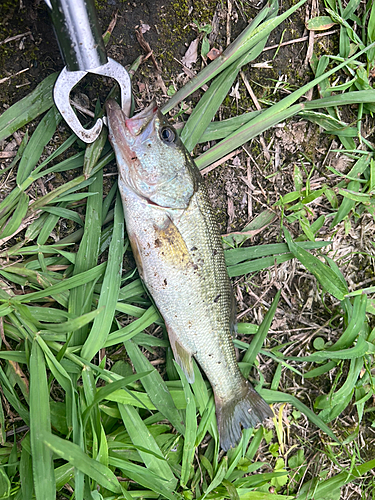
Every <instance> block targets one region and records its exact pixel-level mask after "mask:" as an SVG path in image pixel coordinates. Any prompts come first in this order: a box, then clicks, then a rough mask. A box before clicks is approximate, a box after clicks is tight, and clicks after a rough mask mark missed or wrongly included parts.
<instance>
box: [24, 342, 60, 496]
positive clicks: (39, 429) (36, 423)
mask: <svg viewBox="0 0 375 500" xmlns="http://www.w3.org/2000/svg"><path fill="white" fill-rule="evenodd" d="M46 432H48V433H49V432H51V417H50V408H49V387H48V384H47V374H46V366H45V360H44V356H43V351H42V349H41V348H40V346H39V344H38V341H37V339H35V340H34V341H33V345H32V349H31V355H30V441H31V450H32V460H33V477H34V488H35V497H36V499H37V500H53V499H54V498H56V491H55V475H54V472H53V461H52V452H51V450H50V449H49V448H47V446H46V445H45V443H44V442H43V435H44V433H46Z"/></svg>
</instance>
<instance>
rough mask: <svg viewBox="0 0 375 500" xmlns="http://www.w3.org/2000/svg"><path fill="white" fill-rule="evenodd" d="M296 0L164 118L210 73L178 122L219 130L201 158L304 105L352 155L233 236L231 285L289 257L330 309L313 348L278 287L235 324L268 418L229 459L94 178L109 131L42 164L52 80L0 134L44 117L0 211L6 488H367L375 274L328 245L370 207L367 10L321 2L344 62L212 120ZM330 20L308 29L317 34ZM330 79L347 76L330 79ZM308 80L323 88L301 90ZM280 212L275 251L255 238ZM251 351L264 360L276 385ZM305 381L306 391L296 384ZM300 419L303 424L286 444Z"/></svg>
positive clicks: (209, 400)
mask: <svg viewBox="0 0 375 500" xmlns="http://www.w3.org/2000/svg"><path fill="white" fill-rule="evenodd" d="M304 3H305V1H304V0H302V1H300V2H298V3H297V4H296V5H295V6H294V7H293V8H291V9H290V10H289V11H287V12H285V13H282V14H279V13H278V3H277V2H276V1H272V2H270V3H269V4H267V6H266V7H265V8H264V9H263V10H262V11H260V13H259V14H258V16H257V17H256V18H255V19H254V21H253V22H252V23H251V24H250V26H249V27H248V28H247V29H246V30H245V31H244V32H243V33H242V34H241V35H240V37H239V38H238V39H237V40H236V41H234V42H233V44H232V45H230V46H229V47H228V48H227V49H226V51H225V52H224V53H223V54H222V55H221V56H220V57H219V58H218V59H217V60H215V61H214V63H212V64H210V65H208V66H207V67H205V68H204V69H203V70H202V71H201V72H200V73H199V74H198V75H197V76H196V77H195V78H194V79H192V80H191V81H190V83H188V84H187V85H185V86H184V87H182V88H181V89H180V90H179V91H178V92H177V93H176V94H175V95H174V96H173V97H172V98H171V99H170V101H168V103H167V104H166V105H165V106H164V112H168V110H170V109H172V108H173V107H174V106H176V105H178V104H179V103H180V102H181V101H182V100H184V99H186V98H187V97H188V96H189V95H190V94H191V93H192V92H195V91H196V89H198V88H200V87H201V86H202V85H203V84H205V83H207V82H210V81H211V80H212V82H211V84H210V87H209V89H208V90H207V91H206V92H205V94H204V95H203V97H202V98H201V99H200V100H199V102H198V103H197V105H196V106H195V108H194V110H193V112H192V113H191V115H190V117H189V119H188V120H187V122H186V124H185V126H184V128H183V131H182V138H183V140H184V142H185V143H186V145H187V147H188V149H189V150H193V149H194V148H195V146H196V144H198V143H200V142H203V141H216V143H215V145H213V146H212V147H210V148H209V149H207V151H205V152H203V153H202V154H201V155H199V156H198V157H197V159H196V161H197V164H198V166H199V167H200V168H204V167H207V166H210V165H212V164H213V163H214V162H217V161H220V160H221V159H222V158H223V157H225V156H226V155H228V154H229V153H231V151H233V150H235V149H236V148H239V147H241V146H242V145H244V144H245V143H247V142H248V141H250V140H251V139H252V138H254V137H256V136H257V135H259V134H261V133H262V132H264V131H266V130H268V129H270V127H273V126H275V125H277V124H278V123H281V122H283V121H284V120H286V119H288V118H291V117H293V116H295V115H299V116H301V117H303V118H304V119H307V120H310V121H311V122H314V123H317V124H318V125H319V126H320V127H321V128H322V129H323V130H325V132H326V134H329V135H331V136H332V135H334V136H335V138H336V139H335V140H336V141H340V143H341V146H339V144H338V142H337V149H339V151H340V155H342V156H343V157H345V159H347V162H348V164H350V167H349V168H347V169H346V170H343V169H337V168H334V167H332V166H327V167H326V168H325V170H324V176H323V177H324V178H325V181H324V182H320V185H319V186H317V184H316V182H315V180H314V175H315V172H316V168H315V165H314V163H313V162H312V161H310V160H306V158H302V159H301V161H300V163H299V164H295V165H294V167H293V171H292V174H293V175H292V181H291V185H292V188H291V189H290V190H289V191H287V192H283V193H282V195H280V196H279V197H278V199H277V200H275V203H274V204H273V206H272V207H269V208H267V209H265V210H263V211H262V212H261V213H260V214H258V215H257V217H255V218H254V219H253V220H252V221H251V222H250V223H249V224H248V226H247V227H245V228H244V230H243V231H238V232H237V233H234V234H231V235H227V236H226V237H225V239H224V241H225V244H226V248H227V250H226V262H227V266H228V272H229V275H230V276H231V277H233V278H236V279H238V280H243V281H246V280H248V279H250V278H249V277H251V279H252V280H253V281H254V283H256V277H257V275H259V273H267V274H268V275H270V274H271V273H272V272H273V270H274V269H275V267H277V266H279V267H280V266H284V265H289V264H290V263H291V262H292V261H293V262H297V263H298V264H297V265H298V266H300V269H302V268H303V273H304V274H305V275H308V276H309V279H311V282H312V283H313V284H314V285H313V286H314V293H315V296H314V297H315V300H316V301H318V300H319V301H320V304H321V311H322V317H323V319H326V322H325V324H324V325H318V327H317V328H315V327H314V326H313V327H312V328H313V332H312V337H313V341H312V343H310V342H309V340H311V336H310V337H309V335H310V334H309V335H308V336H307V337H306V338H305V337H297V338H296V339H295V340H294V341H293V338H292V339H288V340H285V341H284V337H282V338H281V340H280V339H279V338H277V337H276V336H275V337H273V335H274V333H273V332H274V331H275V328H276V327H275V326H273V325H274V322H275V321H276V319H277V317H278V316H277V311H278V308H280V303H281V300H282V299H281V297H282V298H283V300H288V297H287V296H286V294H285V293H284V292H283V290H282V289H279V290H278V291H277V292H276V293H274V294H273V300H272V301H270V302H269V303H268V304H267V307H266V308H264V314H263V315H262V317H260V321H259V322H258V323H259V325H257V324H255V323H240V324H239V327H238V331H239V336H238V338H237V339H235V341H234V342H235V345H236V347H238V348H239V349H241V350H242V351H243V352H244V355H243V357H242V361H241V363H240V368H241V370H242V372H243V373H244V375H245V376H249V375H250V374H253V375H254V376H255V378H256V379H258V380H259V383H258V387H257V389H258V390H259V392H260V393H261V395H262V396H263V397H264V398H265V399H266V400H267V402H268V403H270V404H272V405H273V408H274V411H275V418H274V422H273V423H274V426H273V427H269V428H263V427H260V428H258V429H247V430H244V431H243V437H242V439H241V442H240V443H239V445H238V446H237V448H235V449H232V450H230V451H229V452H228V453H227V454H226V455H224V456H223V454H222V453H220V452H219V442H218V432H217V427H216V419H215V412H214V401H213V396H212V392H211V388H210V386H209V384H208V383H207V381H206V380H205V379H204V378H203V376H202V374H201V372H200V371H199V368H198V367H197V366H196V365H195V367H194V370H195V382H194V383H193V384H192V385H189V384H188V383H187V381H186V379H185V377H184V376H183V374H182V373H181V371H180V370H179V368H178V367H177V366H176V365H175V364H174V363H173V360H172V355H171V352H170V349H169V344H168V341H167V340H166V338H167V337H166V335H165V328H164V325H163V322H162V319H161V318H160V315H159V313H158V312H157V310H156V309H155V307H154V305H153V304H152V303H151V301H150V300H149V298H148V296H147V295H146V294H145V293H144V289H143V287H142V283H141V281H140V279H139V278H138V275H137V272H136V270H135V268H134V266H132V265H130V264H129V265H128V264H126V265H124V268H123V256H124V254H125V253H126V252H127V251H128V249H129V240H128V238H127V235H126V232H125V230H124V222H123V213H122V206H121V200H120V198H119V195H118V194H117V191H116V186H115V185H114V186H113V188H111V189H110V190H109V191H108V192H107V193H106V194H105V195H103V180H104V174H103V169H104V168H105V167H106V166H107V165H108V164H109V163H110V162H111V161H112V160H113V159H114V156H113V153H112V151H111V150H110V147H109V145H108V143H107V141H106V133H105V131H103V133H102V135H101V137H100V138H99V140H98V141H96V142H95V143H94V144H92V145H89V146H87V147H86V149H85V150H84V151H80V150H79V148H76V149H75V150H74V152H72V153H71V154H70V152H71V151H72V148H74V147H75V146H76V145H77V144H76V141H77V139H76V137H75V136H73V135H72V136H70V137H68V138H67V139H66V140H65V141H64V142H63V143H62V144H61V145H60V146H59V147H58V148H57V149H56V150H55V151H54V152H53V153H52V154H51V155H50V156H48V157H47V158H46V159H45V160H43V161H42V162H40V161H39V158H40V156H41V154H42V153H43V151H44V148H45V146H46V144H48V143H49V142H50V140H51V138H52V137H53V135H54V134H55V132H56V130H57V127H58V125H59V123H60V120H61V117H60V116H59V113H58V112H57V110H56V109H55V107H54V106H53V102H52V95H51V89H52V85H53V82H54V79H55V77H56V75H51V76H50V77H48V78H47V79H45V80H44V81H43V82H42V83H41V84H40V85H39V86H38V87H37V88H36V89H35V90H34V91H33V92H32V93H31V94H30V95H29V96H27V97H26V98H24V99H23V100H22V101H20V102H18V103H16V104H15V105H14V106H12V107H11V108H9V109H8V110H7V111H6V112H4V113H3V115H2V116H1V117H0V137H1V139H6V138H7V137H9V136H10V135H11V134H13V133H14V132H15V131H17V130H19V129H20V128H21V127H23V126H24V125H25V124H27V123H29V122H30V121H32V120H35V119H36V118H37V117H39V116H40V115H42V114H43V113H45V114H44V116H43V118H42V119H41V120H40V122H39V124H38V126H37V128H36V129H35V131H34V133H33V134H32V135H31V137H30V138H29V137H28V135H27V133H26V134H25V135H24V136H23V141H22V143H21V146H20V147H19V150H18V153H17V156H16V157H15V158H14V160H13V162H12V165H11V168H12V169H13V168H14V166H15V165H16V164H17V162H19V163H18V170H17V175H16V179H15V185H14V187H13V189H11V190H9V192H8V193H7V195H6V197H4V199H3V200H2V202H1V203H0V239H1V243H2V247H1V253H0V259H1V267H0V280H1V286H0V333H1V350H0V359H1V367H0V384H1V388H2V396H3V403H4V404H3V407H2V409H1V411H0V440H1V444H2V450H1V468H0V497H1V498H15V499H20V498H22V499H25V500H27V499H32V498H37V499H38V500H41V499H43V500H49V499H52V498H55V497H56V496H58V498H78V499H86V498H87V499H94V500H97V499H100V498H108V499H109V498H126V499H132V498H138V497H143V498H159V497H160V498H167V499H176V498H186V499H193V498H197V499H198V498H199V499H202V500H203V499H205V498H207V499H213V498H234V499H244V500H246V499H249V500H250V499H251V500H254V499H255V500H257V499H259V500H261V499H280V500H281V499H292V498H298V499H299V500H302V499H305V500H308V499H315V500H317V499H322V500H323V499H325V500H327V499H332V500H334V499H340V498H345V495H346V492H347V491H348V490H347V488H349V486H350V485H352V486H353V485H354V486H353V488H354V487H355V485H356V484H357V485H358V484H360V488H361V491H362V493H361V494H363V495H367V497H368V498H372V497H373V496H374V487H373V483H372V475H371V474H372V471H373V469H374V467H375V460H374V458H373V456H372V454H371V451H368V453H364V452H363V450H361V449H360V447H359V443H360V440H361V439H364V438H363V434H364V431H363V427H365V426H367V425H368V424H369V423H371V422H372V414H373V407H372V406H371V400H372V399H373V397H374V394H375V393H374V389H375V384H374V377H373V353H374V337H375V330H374V327H373V326H374V320H373V316H374V312H375V307H374V299H373V294H374V287H373V283H372V281H371V280H372V279H373V273H372V271H371V272H370V280H369V282H367V283H366V286H356V283H354V284H353V280H351V281H350V280H348V279H347V278H346V276H345V275H344V273H343V271H342V267H343V266H342V264H343V263H345V262H346V261H347V260H348V259H351V258H353V252H350V253H349V255H348V254H342V253H341V252H340V249H338V248H337V240H336V239H335V237H337V235H338V234H344V235H349V234H350V233H351V232H352V231H353V230H354V229H355V228H356V227H358V223H359V221H367V220H370V221H371V223H373V218H374V203H373V190H374V182H375V181H374V179H375V176H374V173H375V164H374V145H373V143H372V141H371V139H369V137H368V136H366V133H365V132H366V131H365V125H366V120H367V116H370V115H371V114H372V112H373V106H374V105H375V91H374V90H373V89H372V87H371V85H370V80H371V76H370V74H371V68H373V65H374V59H375V48H374V41H375V36H374V33H375V28H374V26H375V7H374V5H372V3H371V2H368V4H367V5H366V7H365V8H364V9H363V11H361V12H359V11H358V9H359V8H360V5H359V2H349V4H348V5H347V6H346V7H345V8H343V6H342V5H341V4H338V5H337V4H336V3H335V2H333V0H330V1H329V2H328V7H329V8H328V9H327V14H328V15H329V18H330V19H331V20H332V22H333V23H336V24H338V25H339V28H340V53H339V54H338V55H334V56H327V55H324V56H322V57H321V58H320V59H319V60H316V61H315V62H313V67H314V70H315V79H314V80H313V81H312V82H310V83H308V84H306V85H305V86H303V87H302V88H301V89H297V90H295V91H294V92H292V93H290V94H288V95H287V97H284V98H283V99H281V100H279V101H278V102H276V103H274V104H272V105H270V106H269V107H268V108H267V109H265V110H262V111H259V110H258V111H253V112H248V113H245V114H244V115H241V116H236V117H231V118H229V119H227V120H224V121H212V120H213V118H214V117H215V115H216V113H217V111H218V110H219V108H220V106H221V104H222V102H223V100H224V99H225V97H226V96H227V94H228V92H229V91H230V89H231V87H232V85H233V83H234V82H235V81H236V78H237V77H238V74H239V71H240V70H241V68H242V67H243V66H244V65H246V64H248V63H249V62H250V61H252V60H253V59H255V58H256V57H257V56H258V55H259V54H260V53H261V51H262V50H263V48H264V47H265V44H266V41H267V38H268V36H269V35H270V33H271V31H272V30H273V29H275V28H276V27H277V26H278V25H279V24H280V23H281V22H282V21H283V20H284V19H286V18H287V17H288V16H289V15H290V14H291V13H292V12H294V11H295V10H296V9H298V8H300V7H302V5H303V4H304ZM358 20H361V23H358V22H357V21H358ZM323 22H324V23H326V24H327V20H326V19H324V20H321V19H318V20H315V25H314V28H315V29H316V26H321V25H322V23H323ZM353 22H357V25H358V26H360V27H361V29H360V30H357V31H355V30H354V28H353V26H354V24H353ZM333 75H339V77H338V78H339V79H337V78H336V76H335V78H336V79H335V80H334V81H331V80H330V78H331V77H333ZM317 86H318V89H319V90H318V92H319V95H318V96H317V98H316V99H313V100H310V101H301V98H302V97H303V96H304V95H305V94H306V92H308V91H309V90H310V89H315V88H317ZM348 106H351V110H350V112H349V117H350V116H351V115H350V113H351V114H353V113H356V115H355V119H352V121H351V122H350V123H348V122H346V121H345V120H344V119H343V117H342V111H341V110H346V109H347V108H348ZM77 151H78V152H77ZM67 153H69V154H67ZM72 169H75V172H77V175H75V176H74V177H73V178H72V179H71V180H70V181H69V182H66V183H65V184H61V185H59V186H57V187H56V188H54V189H51V190H49V191H48V192H46V193H44V194H43V193H39V192H37V191H36V194H35V192H34V191H33V188H34V186H35V185H36V184H35V183H36V182H37V181H38V180H39V179H43V178H46V176H48V175H49V174H51V173H53V174H57V173H64V172H68V171H71V170H72ZM320 173H321V172H320ZM272 175H273V174H272ZM30 188H32V189H30ZM322 200H323V201H322ZM318 203H319V204H320V205H318ZM317 206H322V207H323V208H322V210H321V212H322V213H320V214H319V210H318V209H317ZM83 208H84V218H82V209H83ZM275 217H277V220H278V221H279V226H278V231H279V232H278V236H279V239H280V240H281V237H282V238H283V239H284V242H281V241H277V238H276V239H275V241H274V242H272V243H267V244H261V245H253V246H247V240H248V239H249V238H250V237H253V236H255V235H256V234H260V233H261V232H262V231H263V232H264V229H265V228H267V227H270V225H271V224H272V223H273V222H274V220H275ZM62 220H69V221H72V224H73V225H74V228H75V231H73V232H72V233H70V234H69V235H67V236H66V237H64V238H62V239H60V240H58V241H55V242H53V241H52V240H51V238H50V235H51V233H52V232H53V231H54V229H55V227H56V225H57V224H59V223H60V222H61V221H62ZM323 231H325V233H324V232H323ZM342 241H343V240H341V242H342ZM335 245H336V246H335ZM372 246H373V242H372ZM332 248H333V251H331V249H332ZM372 250H373V249H372ZM365 253H366V252H365V250H362V254H365ZM369 254H370V256H371V255H372V254H371V252H369ZM293 259H294V260H293ZM125 262H127V263H129V262H131V261H130V259H127V260H126V261H125ZM264 275H265V274H264ZM286 282H287V280H286ZM279 288H280V287H279ZM285 297H286V298H285ZM257 304H258V302H257ZM255 309H256V308H254V310H255ZM325 325H328V326H330V327H332V328H331V329H328V328H326V327H325ZM249 334H251V335H253V338H252V340H251V342H245V341H244V340H246V335H249ZM160 349H165V352H166V354H165V360H164V354H161V352H162V351H160ZM163 352H164V351H163ZM145 354H146V356H145ZM161 356H163V357H162V358H161ZM259 358H260V359H261V360H263V361H265V360H267V361H265V362H266V363H267V364H268V365H271V366H272V369H270V370H269V371H268V374H267V382H266V380H265V379H264V377H263V375H262V372H261V371H260V370H259V369H258V365H259V361H258V359H259ZM160 364H161V365H162V366H163V367H164V369H163V371H162V372H160V371H159V370H158V369H156V367H158V366H159V365H160ZM254 368H255V370H254ZM133 370H134V371H133ZM288 381H289V382H290V385H289V386H288V385H287V384H286V382H288ZM306 384H310V385H308V387H310V388H311V394H312V396H311V400H310V401H309V400H308V398H307V397H306V394H305V393H304V392H303V390H302V388H301V387H302V386H303V385H306ZM316 387H318V388H319V390H318V391H317V390H316ZM314 391H315V392H314ZM301 395H302V397H301ZM341 415H345V418H346V420H345V419H343V421H341V420H340V416H341ZM348 418H349V422H350V425H348ZM291 428H294V429H297V430H296V432H295V437H294V443H293V444H292V445H291V444H290V443H291V441H290V439H289V436H290V431H291ZM310 428H312V429H314V431H311V433H310V434H309V435H307V434H306V429H307V430H308V429H310ZM313 434H314V435H315V436H318V439H316V440H314V441H313V447H314V448H315V449H313V450H312V445H311V442H310V441H309V439H311V436H312V435H313ZM365 435H366V436H368V435H369V431H368V433H367V434H365ZM318 446H319V448H317V447H318ZM314 456H316V457H319V461H318V462H319V463H316V464H314V461H313V457H314ZM315 465H316V467H315ZM353 491H354V490H353ZM353 498H354V497H353ZM363 498H365V496H363Z"/></svg>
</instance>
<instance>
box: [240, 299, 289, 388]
mask: <svg viewBox="0 0 375 500" xmlns="http://www.w3.org/2000/svg"><path fill="white" fill-rule="evenodd" d="M280 293H281V291H280V290H278V292H277V293H276V295H275V298H274V299H273V302H272V305H271V307H270V308H269V310H268V311H267V314H266V315H265V317H264V320H263V321H262V324H261V325H260V327H259V329H258V332H257V334H256V335H255V336H254V338H253V340H252V342H251V344H250V346H249V348H248V349H247V351H246V353H245V356H244V357H243V359H242V362H243V363H249V365H250V366H249V367H244V369H243V371H242V373H243V375H244V377H245V378H248V376H249V374H250V370H251V366H252V365H253V364H254V361H255V358H256V357H257V356H258V353H259V351H260V349H261V347H262V345H263V342H264V339H265V338H266V336H267V333H268V330H269V329H270V326H271V323H272V320H273V317H274V315H275V312H276V308H277V304H278V303H279V298H280Z"/></svg>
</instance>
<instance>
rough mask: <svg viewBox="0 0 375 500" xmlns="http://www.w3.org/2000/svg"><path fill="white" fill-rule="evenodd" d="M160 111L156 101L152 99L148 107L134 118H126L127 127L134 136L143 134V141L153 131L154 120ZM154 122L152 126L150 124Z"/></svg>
mask: <svg viewBox="0 0 375 500" xmlns="http://www.w3.org/2000/svg"><path fill="white" fill-rule="evenodd" d="M157 112H158V107H157V105H156V102H155V101H152V102H151V104H150V105H149V106H147V108H144V109H143V110H142V111H140V112H139V113H138V114H136V115H134V116H133V117H132V118H127V119H126V120H125V127H126V129H127V131H128V132H129V133H130V135H131V136H132V137H134V138H135V137H137V136H140V135H142V136H143V137H142V141H141V142H142V143H143V142H144V141H145V140H147V138H148V137H149V136H150V135H151V134H152V133H153V131H154V125H153V120H154V117H155V115H156V113H157ZM150 124H152V126H150Z"/></svg>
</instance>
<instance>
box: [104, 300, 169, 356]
mask: <svg viewBox="0 0 375 500" xmlns="http://www.w3.org/2000/svg"><path fill="white" fill-rule="evenodd" d="M158 320H160V315H159V313H158V311H157V310H156V309H155V307H154V306H151V307H149V308H148V309H147V310H146V311H145V312H144V313H143V314H142V316H141V317H140V318H139V319H137V320H135V321H133V322H132V323H130V324H129V325H126V326H124V327H123V328H120V329H119V330H116V331H115V332H113V333H110V334H109V335H108V338H107V341H106V342H105V344H104V347H110V346H111V345H115V344H118V343H119V342H126V341H127V340H130V339H132V338H133V337H135V336H136V335H137V334H138V333H140V332H142V331H143V330H144V329H145V328H147V327H149V326H150V325H152V324H153V323H155V321H158Z"/></svg>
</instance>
